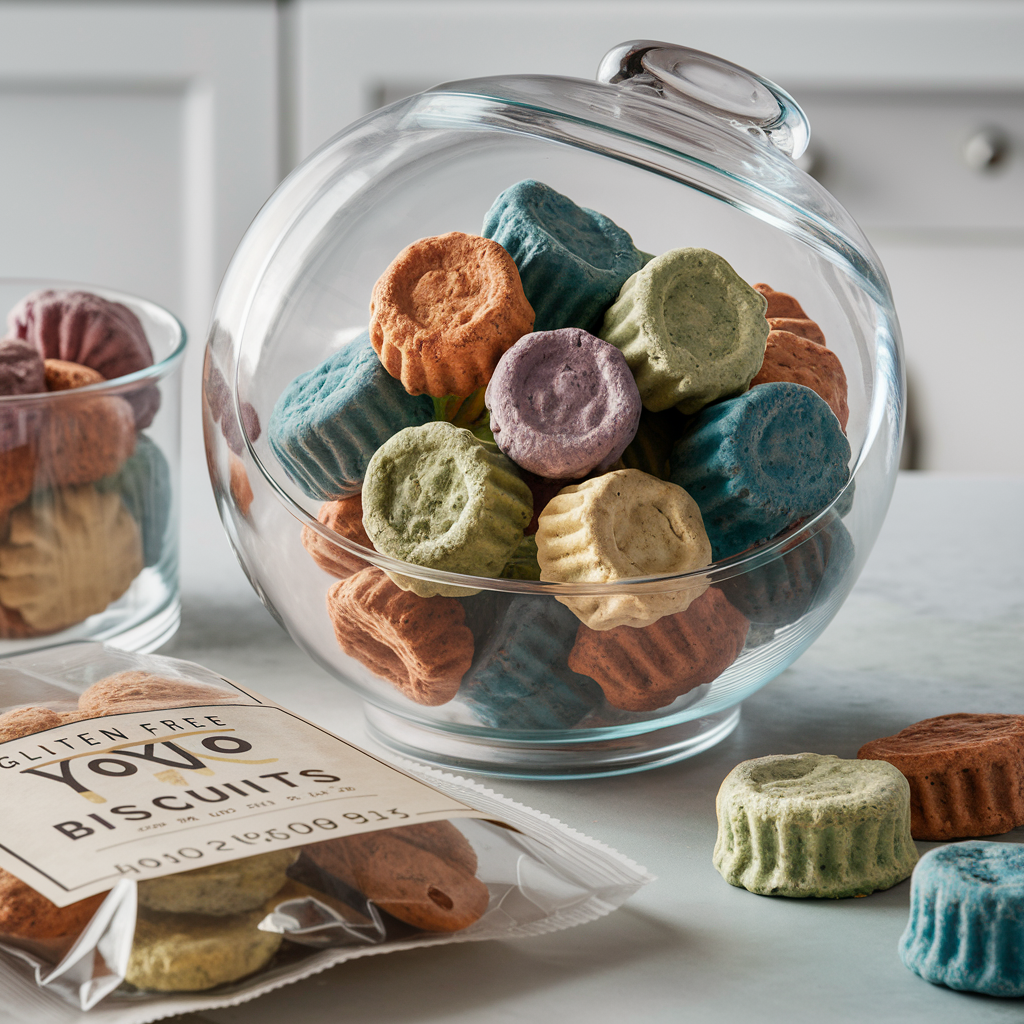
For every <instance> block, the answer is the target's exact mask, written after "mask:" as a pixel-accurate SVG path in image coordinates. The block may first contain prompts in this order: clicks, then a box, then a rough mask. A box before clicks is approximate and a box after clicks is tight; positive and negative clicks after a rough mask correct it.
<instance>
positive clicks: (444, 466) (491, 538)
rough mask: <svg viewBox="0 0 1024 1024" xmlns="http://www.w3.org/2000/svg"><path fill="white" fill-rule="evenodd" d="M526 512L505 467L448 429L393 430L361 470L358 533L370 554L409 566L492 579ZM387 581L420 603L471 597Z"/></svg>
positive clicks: (525, 501)
mask: <svg viewBox="0 0 1024 1024" xmlns="http://www.w3.org/2000/svg"><path fill="white" fill-rule="evenodd" d="M532 513H533V498H532V496H531V494H530V489H529V487H527V486H526V484H525V483H523V481H522V479H521V478H520V476H519V474H518V473H517V472H516V468H515V466H514V465H513V464H512V462H511V461H510V460H509V459H508V458H506V456H504V455H502V454H501V452H500V451H498V450H497V448H496V447H495V446H492V445H488V444H486V443H485V442H483V441H478V440H477V439H476V438H475V437H474V436H473V435H472V434H471V433H470V432H469V431H468V430H464V429H462V428H460V427H456V426H453V425H452V424H451V423H445V422H440V421H438V422H433V423H425V424H424V425H423V426H421V427H408V428H407V429H405V430H402V431H400V432H399V433H397V434H395V436H394V437H392V438H391V439H390V440H389V441H386V442H385V443H384V444H383V445H381V447H380V448H379V449H378V450H377V451H376V453H375V454H374V456H373V458H372V459H371V460H370V464H369V465H368V466H367V467H366V479H365V481H364V482H363V526H364V527H365V528H366V533H367V535H368V536H369V538H370V540H371V541H373V544H374V546H375V547H376V549H377V550H378V551H381V552H383V553H384V554H387V555H391V556H392V557H393V558H402V559H404V560H405V561H407V562H412V563H413V564H414V565H422V566H425V567H428V568H432V569H442V570H444V571H446V572H458V573H466V574H468V575H471V576H487V577H491V578H492V579H493V578H496V577H497V576H499V575H500V574H501V571H502V569H504V568H505V565H506V564H507V563H508V560H509V558H510V557H511V556H512V553H513V552H514V551H515V550H516V548H517V547H518V546H519V543H520V541H521V540H522V539H523V531H524V529H525V527H526V526H527V525H528V524H529V522H530V517H531V515H532ZM388 575H389V576H391V578H392V580H394V582H395V583H396V584H398V586H400V587H402V588H403V589H406V590H412V591H414V592H415V593H417V594H419V595H420V596H422V597H430V596H432V595H434V594H441V595H444V596H446V597H452V596H455V595H463V596H468V593H473V591H469V590H468V588H466V587H458V586H453V585H448V584H444V583H433V582H430V581H427V580H419V579H415V578H414V577H411V576H404V575H399V574H398V573H391V572H389V573H388Z"/></svg>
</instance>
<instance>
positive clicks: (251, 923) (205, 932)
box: [125, 907, 282, 992]
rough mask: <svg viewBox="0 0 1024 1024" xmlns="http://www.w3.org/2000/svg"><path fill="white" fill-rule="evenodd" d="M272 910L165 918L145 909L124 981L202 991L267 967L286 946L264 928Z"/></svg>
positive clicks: (153, 987)
mask: <svg viewBox="0 0 1024 1024" xmlns="http://www.w3.org/2000/svg"><path fill="white" fill-rule="evenodd" d="M266 911H267V908H265V907H261V908H260V909H259V910H252V911H249V912H248V913H245V914H232V915H230V916H226V917H213V916H208V915H205V914H164V913H160V912H159V911H155V910H141V911H140V913H139V916H138V918H137V920H136V922H135V938H134V940H133V942H132V952H131V957H130V958H129V960H128V971H127V973H126V975H125V981H126V982H127V983H128V984H129V985H134V986H135V987H136V988H140V989H148V990H151V991H154V992H201V991H205V990H206V989H209V988H214V987H215V986H217V985H224V984H227V982H229V981H238V979H239V978H244V977H245V976H246V975H248V974H252V973H253V972H254V971H258V970H259V969H260V968H261V967H265V966H266V965H267V964H268V963H269V962H270V961H271V960H272V959H273V957H274V954H275V953H276V952H277V950H278V948H279V947H280V945H281V941H282V939H281V936H280V935H279V934H277V933H276V932H263V931H260V930H259V927H258V926H259V923H260V921H262V920H263V918H264V917H265V916H266Z"/></svg>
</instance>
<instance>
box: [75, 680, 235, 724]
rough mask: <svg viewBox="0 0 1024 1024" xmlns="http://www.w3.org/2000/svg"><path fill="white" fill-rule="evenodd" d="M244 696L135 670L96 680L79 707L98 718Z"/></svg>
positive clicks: (84, 695)
mask: <svg viewBox="0 0 1024 1024" xmlns="http://www.w3.org/2000/svg"><path fill="white" fill-rule="evenodd" d="M240 699H241V697H240V694H238V693H237V692H234V691H231V690H226V689H221V688H220V687H217V686H211V685H209V684H208V683H196V682H193V681H192V680H191V679H169V678H166V677H164V676H157V675H153V674H152V673H151V672H141V671H139V670H137V669H132V670H130V671H127V672H118V673H117V674H116V675H112V676H106V677H105V678H104V679H100V680H99V681H98V682H95V683H93V684H92V686H90V687H89V688H88V689H87V690H86V691H85V692H84V693H83V694H82V695H81V696H80V697H79V698H78V707H79V710H80V711H82V712H83V713H84V714H87V715H90V716H92V717H98V716H99V715H113V714H121V713H127V712H131V711H159V710H160V709H161V708H181V707H193V706H196V707H202V706H205V705H207V704H237V703H238V701H239V700H240Z"/></svg>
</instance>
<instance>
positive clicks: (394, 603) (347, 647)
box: [327, 566, 473, 706]
mask: <svg viewBox="0 0 1024 1024" xmlns="http://www.w3.org/2000/svg"><path fill="white" fill-rule="evenodd" d="M327 613H328V615H330V618H331V623H332V625H333V626H334V636H335V638H336V639H337V641H338V646H339V647H340V648H341V649H342V650H343V651H344V652H345V653H346V654H348V655H349V656H350V657H353V658H356V659H358V660H359V661H361V662H362V663H363V664H364V665H365V666H366V667H367V668H368V669H369V670H370V671H371V672H374V673H376V674H377V675H379V676H381V677H382V678H383V679H387V680H388V682H390V683H393V684H394V685H395V686H396V687H397V688H398V689H399V690H401V692H402V693H403V694H405V696H406V697H408V698H409V699H410V700H414V701H416V703H417V704H427V705H431V706H436V705H438V704H447V703H448V701H450V700H451V699H452V698H453V697H454V696H455V694H456V693H458V691H459V684H460V683H461V682H462V677H463V676H464V675H465V674H466V673H467V672H468V671H469V666H470V663H471V662H472V660H473V634H472V633H471V632H470V631H469V629H468V627H467V626H466V612H465V610H464V609H463V607H462V605H461V604H460V603H459V602H458V601H457V600H456V599H455V598H454V597H420V596H419V595H418V594H414V593H413V592H412V591H411V590H401V589H399V588H398V587H397V586H395V584H394V583H392V582H391V580H390V579H388V577H387V576H386V575H385V574H384V573H383V572H382V571H381V570H380V569H377V568H375V567H374V566H369V567H367V568H366V569H363V570H362V571H360V572H357V573H356V574H355V575H354V576H350V577H349V578H348V579H347V580H343V581H342V582H340V583H335V584H334V586H333V587H331V589H330V590H329V591H328V592H327Z"/></svg>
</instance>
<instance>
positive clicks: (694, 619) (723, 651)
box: [568, 587, 750, 711]
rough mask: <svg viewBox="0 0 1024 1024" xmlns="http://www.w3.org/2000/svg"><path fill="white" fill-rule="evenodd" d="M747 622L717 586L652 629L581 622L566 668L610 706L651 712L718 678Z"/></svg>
mask: <svg viewBox="0 0 1024 1024" xmlns="http://www.w3.org/2000/svg"><path fill="white" fill-rule="evenodd" d="M749 628H750V623H749V622H748V621H747V619H746V618H745V617H744V616H743V615H741V614H740V613H739V612H738V611H737V610H736V609H735V608H733V606H732V605H731V604H730V603H729V601H728V600H727V599H726V597H725V595H724V594H723V593H722V592H721V591H720V590H718V589H717V588H715V587H712V588H711V589H710V590H707V591H705V592H704V593H703V594H702V595H701V596H700V597H698V598H697V599H696V600H695V601H694V602H693V603H692V604H691V605H690V606H689V608H687V609H686V610H685V611H682V612H677V613H676V614H675V615H666V616H665V617H664V618H661V619H658V621H657V622H655V623H653V624H652V625H650V626H643V627H641V628H639V629H638V628H636V627H634V626H616V627H615V628H614V629H609V630H600V631H599V630H593V629H589V628H588V627H587V626H584V625H583V624H582V623H581V624H580V627H579V630H578V631H577V633H576V643H575V645H574V646H573V649H572V650H571V651H570V652H569V658H568V664H569V668H571V669H572V670H573V671H574V672H579V673H580V674H581V675H586V676H590V678H591V679H593V680H594V681H595V682H596V683H597V684H598V685H599V686H600V687H601V689H602V690H603V691H604V696H605V700H607V701H608V703H609V704H611V705H612V707H616V708H621V709H623V710H624V711H654V710H655V709H656V708H663V707H665V706H666V705H668V704H671V703H672V701H674V700H675V699H676V698H677V697H680V696H682V695H683V694H684V693H689V691H690V690H692V689H694V688H696V687H698V686H701V685H703V684H704V683H710V682H711V681H712V680H713V679H717V678H718V677H719V676H720V675H721V674H722V673H723V672H724V671H725V670H726V669H727V668H728V667H729V666H730V665H731V664H732V663H733V662H734V661H735V660H736V659H737V658H738V657H739V656H740V651H742V650H743V644H744V642H745V641H746V638H747V630H748V629H749Z"/></svg>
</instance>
